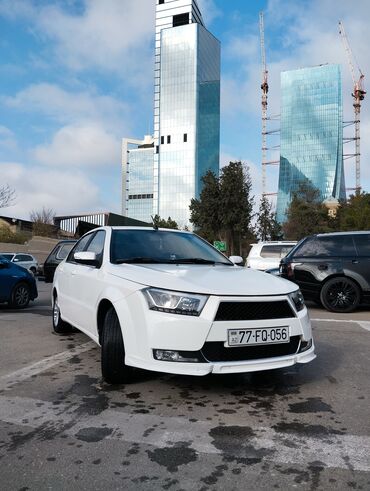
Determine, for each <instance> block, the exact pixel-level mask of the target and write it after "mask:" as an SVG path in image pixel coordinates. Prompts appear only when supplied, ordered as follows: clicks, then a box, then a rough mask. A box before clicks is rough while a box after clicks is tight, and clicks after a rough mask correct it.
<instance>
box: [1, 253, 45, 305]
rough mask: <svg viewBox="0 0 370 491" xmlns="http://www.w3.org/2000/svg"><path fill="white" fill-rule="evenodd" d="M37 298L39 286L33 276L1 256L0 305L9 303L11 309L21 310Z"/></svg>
mask: <svg viewBox="0 0 370 491" xmlns="http://www.w3.org/2000/svg"><path fill="white" fill-rule="evenodd" d="M35 298H37V286H36V280H35V277H34V276H33V274H32V273H30V272H29V271H27V269H25V268H23V267H21V266H18V265H17V264H16V263H14V262H11V261H8V259H6V258H4V257H3V256H0V303H3V302H8V303H9V305H10V306H11V307H14V308H19V309H21V308H24V307H27V305H28V304H29V302H30V300H35Z"/></svg>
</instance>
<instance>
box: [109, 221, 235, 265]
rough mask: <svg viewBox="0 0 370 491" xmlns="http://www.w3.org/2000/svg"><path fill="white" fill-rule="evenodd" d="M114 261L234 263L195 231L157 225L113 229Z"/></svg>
mask: <svg viewBox="0 0 370 491" xmlns="http://www.w3.org/2000/svg"><path fill="white" fill-rule="evenodd" d="M111 262H112V263H115V264H120V263H162V264H163V263H166V264H169V263H174V264H224V265H227V266H233V263H232V262H231V261H229V260H228V259H227V258H226V257H225V256H224V255H223V254H221V253H220V252H218V251H217V250H216V249H214V248H213V247H211V246H210V245H209V244H208V243H207V242H206V241H204V240H202V239H201V238H200V237H198V236H197V235H195V234H190V233H186V232H184V233H182V232H170V231H168V232H167V231H164V230H154V229H148V230H113V232H112V242H111Z"/></svg>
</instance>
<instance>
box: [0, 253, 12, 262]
mask: <svg viewBox="0 0 370 491" xmlns="http://www.w3.org/2000/svg"><path fill="white" fill-rule="evenodd" d="M13 256H14V254H0V257H2V258H3V259H7V260H8V261H11V260H12V259H13Z"/></svg>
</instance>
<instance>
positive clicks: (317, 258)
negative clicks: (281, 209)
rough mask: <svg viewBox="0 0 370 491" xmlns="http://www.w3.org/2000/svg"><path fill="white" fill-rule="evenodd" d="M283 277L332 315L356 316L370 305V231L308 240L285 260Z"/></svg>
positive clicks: (292, 251)
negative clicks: (363, 307) (358, 308)
mask: <svg viewBox="0 0 370 491" xmlns="http://www.w3.org/2000/svg"><path fill="white" fill-rule="evenodd" d="M280 275H281V276H283V277H284V278H287V279H289V280H291V281H294V282H295V283H296V284H297V285H298V286H299V287H300V289H301V291H302V293H303V295H304V297H305V299H306V300H314V301H316V302H321V303H322V305H323V306H324V307H325V308H326V309H327V310H329V311H331V312H352V311H353V310H355V309H356V308H357V307H358V305H359V304H360V303H361V302H370V231H367V232H337V233H330V234H318V235H312V236H310V237H306V238H305V239H303V240H302V241H301V242H299V244H297V246H296V247H295V248H294V249H292V250H291V251H290V253H289V254H288V255H287V256H286V257H285V258H283V259H282V260H281V263H280Z"/></svg>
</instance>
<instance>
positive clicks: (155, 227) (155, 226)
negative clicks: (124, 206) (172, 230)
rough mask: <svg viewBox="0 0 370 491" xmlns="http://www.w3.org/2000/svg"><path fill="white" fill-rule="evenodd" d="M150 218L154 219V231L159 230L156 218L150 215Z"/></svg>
mask: <svg viewBox="0 0 370 491" xmlns="http://www.w3.org/2000/svg"><path fill="white" fill-rule="evenodd" d="M150 218H151V219H152V222H153V228H154V230H158V224H157V223H156V221H155V217H153V215H150Z"/></svg>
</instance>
